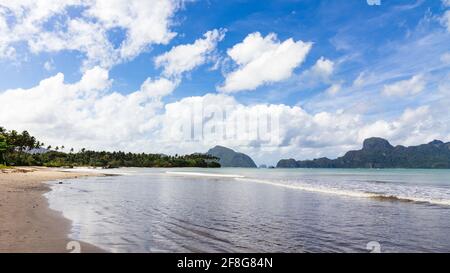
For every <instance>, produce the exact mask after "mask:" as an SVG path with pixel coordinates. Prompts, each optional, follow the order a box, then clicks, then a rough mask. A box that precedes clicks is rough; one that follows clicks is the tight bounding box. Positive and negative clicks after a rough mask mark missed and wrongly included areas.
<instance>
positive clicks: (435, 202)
mask: <svg viewBox="0 0 450 273" xmlns="http://www.w3.org/2000/svg"><path fill="white" fill-rule="evenodd" d="M235 179H236V180H238V181H248V182H253V183H260V184H266V185H272V186H277V187H283V188H289V189H295V190H302V191H307V192H315V193H323V194H332V195H340V196H347V197H355V198H370V199H374V200H379V201H391V202H406V203H427V204H433V205H440V206H450V200H448V199H433V198H420V197H411V196H402V195H389V194H380V193H372V192H362V191H354V190H353V191H352V190H342V189H334V188H324V187H320V186H307V185H289V184H282V183H277V182H272V181H267V180H261V179H249V178H235Z"/></svg>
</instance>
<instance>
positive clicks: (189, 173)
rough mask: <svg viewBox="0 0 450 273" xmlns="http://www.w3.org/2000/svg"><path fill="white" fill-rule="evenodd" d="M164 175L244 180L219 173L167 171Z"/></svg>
mask: <svg viewBox="0 0 450 273" xmlns="http://www.w3.org/2000/svg"><path fill="white" fill-rule="evenodd" d="M166 174H171V175H180V176H203V177H224V178H244V177H245V176H243V175H237V174H219V173H200V172H171V171H167V172H166Z"/></svg>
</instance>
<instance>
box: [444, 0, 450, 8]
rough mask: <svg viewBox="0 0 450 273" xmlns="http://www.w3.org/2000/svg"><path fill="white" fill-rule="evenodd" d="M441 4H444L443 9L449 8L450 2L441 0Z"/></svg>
mask: <svg viewBox="0 0 450 273" xmlns="http://www.w3.org/2000/svg"><path fill="white" fill-rule="evenodd" d="M442 4H444V6H445V7H450V0H442Z"/></svg>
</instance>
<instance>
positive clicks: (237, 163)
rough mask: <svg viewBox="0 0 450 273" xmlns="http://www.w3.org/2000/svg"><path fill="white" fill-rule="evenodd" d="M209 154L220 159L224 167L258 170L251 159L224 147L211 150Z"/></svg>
mask: <svg viewBox="0 0 450 273" xmlns="http://www.w3.org/2000/svg"><path fill="white" fill-rule="evenodd" d="M207 154H209V155H211V156H214V157H216V158H219V163H220V165H221V166H222V167H234V168H256V164H255V162H254V161H253V159H251V157H249V156H248V155H246V154H243V153H237V152H235V151H234V150H232V149H229V148H226V147H223V146H216V147H214V148H212V149H209V151H208V152H207Z"/></svg>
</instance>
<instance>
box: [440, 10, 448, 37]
mask: <svg viewBox="0 0 450 273" xmlns="http://www.w3.org/2000/svg"><path fill="white" fill-rule="evenodd" d="M441 23H442V25H443V26H445V27H446V28H447V30H448V31H449V32H450V10H447V11H446V12H445V13H444V15H443V16H442V17H441Z"/></svg>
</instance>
